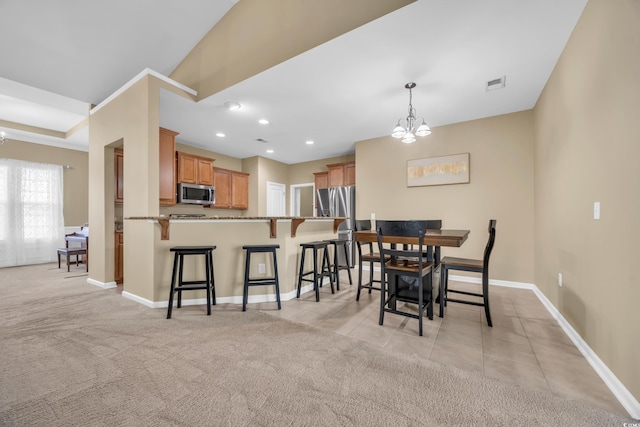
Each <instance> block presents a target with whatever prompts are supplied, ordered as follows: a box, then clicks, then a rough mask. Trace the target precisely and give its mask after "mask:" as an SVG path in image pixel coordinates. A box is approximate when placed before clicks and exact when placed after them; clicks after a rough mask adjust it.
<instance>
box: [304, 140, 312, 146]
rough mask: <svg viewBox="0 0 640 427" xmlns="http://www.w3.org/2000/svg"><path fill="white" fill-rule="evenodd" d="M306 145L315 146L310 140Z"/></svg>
mask: <svg viewBox="0 0 640 427" xmlns="http://www.w3.org/2000/svg"><path fill="white" fill-rule="evenodd" d="M305 144H307V145H313V141H311V140H309V141H307V142H306V143H305Z"/></svg>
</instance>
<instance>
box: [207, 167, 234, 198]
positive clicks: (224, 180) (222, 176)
mask: <svg viewBox="0 0 640 427" xmlns="http://www.w3.org/2000/svg"><path fill="white" fill-rule="evenodd" d="M213 185H214V186H215V187H216V203H215V204H214V205H211V206H210V207H212V208H230V207H231V171H229V170H227V169H221V168H213Z"/></svg>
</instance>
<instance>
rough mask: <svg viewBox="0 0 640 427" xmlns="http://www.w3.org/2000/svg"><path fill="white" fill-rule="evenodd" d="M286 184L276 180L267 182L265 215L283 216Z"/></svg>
mask: <svg viewBox="0 0 640 427" xmlns="http://www.w3.org/2000/svg"><path fill="white" fill-rule="evenodd" d="M286 188H287V186H286V185H284V184H279V183H277V182H267V216H285V215H286V213H285V209H286V207H285V206H286V194H285V191H286Z"/></svg>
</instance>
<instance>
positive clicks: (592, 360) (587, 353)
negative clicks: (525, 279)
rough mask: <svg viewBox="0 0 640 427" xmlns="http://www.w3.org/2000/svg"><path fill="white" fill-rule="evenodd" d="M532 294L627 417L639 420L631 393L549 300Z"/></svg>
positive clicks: (639, 409) (638, 404) (638, 408)
mask: <svg viewBox="0 0 640 427" xmlns="http://www.w3.org/2000/svg"><path fill="white" fill-rule="evenodd" d="M533 292H534V293H535V294H536V296H537V297H538V299H539V300H540V302H542V304H543V305H544V306H545V307H546V309H547V310H548V311H549V313H550V314H551V316H553V318H554V319H556V321H557V322H558V324H559V325H560V327H561V328H562V330H563V331H564V332H565V333H566V334H567V336H568V337H569V339H570V340H571V341H572V342H573V344H574V345H575V346H576V347H577V348H578V350H580V353H582V355H583V356H584V358H585V359H587V362H589V364H590V365H591V367H592V368H593V369H594V370H595V371H596V372H597V374H598V375H599V376H600V378H602V381H604V383H605V384H606V385H607V387H609V390H611V392H612V393H613V394H614V396H615V397H616V398H617V399H618V401H619V402H620V404H621V405H622V406H623V407H624V409H626V410H627V412H628V413H629V415H630V416H631V417H632V418H635V419H636V420H640V402H638V400H637V399H636V398H635V397H634V396H633V395H632V394H631V392H630V391H629V390H628V389H627V388H626V387H625V386H624V384H622V382H621V381H620V380H619V379H618V377H616V375H615V374H614V373H613V372H612V371H611V369H609V367H608V366H607V365H606V364H605V363H604V362H603V361H602V359H600V358H599V357H598V355H597V354H596V353H595V352H594V351H593V350H592V349H591V347H589V344H587V343H586V341H585V340H584V339H582V337H581V336H580V334H579V333H578V332H577V331H576V330H575V329H574V328H573V326H571V324H570V323H569V322H568V321H567V319H565V318H564V316H563V315H562V313H560V312H559V311H558V309H557V308H556V307H555V306H554V305H553V304H552V303H551V301H549V299H548V298H547V297H546V296H545V295H544V294H543V293H542V292H541V291H540V289H538V287H537V286H534V289H533Z"/></svg>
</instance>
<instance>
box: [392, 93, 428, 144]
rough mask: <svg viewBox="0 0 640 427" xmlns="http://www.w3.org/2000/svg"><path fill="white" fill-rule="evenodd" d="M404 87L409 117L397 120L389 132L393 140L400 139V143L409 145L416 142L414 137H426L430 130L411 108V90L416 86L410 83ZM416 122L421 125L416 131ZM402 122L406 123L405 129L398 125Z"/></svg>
mask: <svg viewBox="0 0 640 427" xmlns="http://www.w3.org/2000/svg"><path fill="white" fill-rule="evenodd" d="M404 87H405V88H406V89H409V115H408V116H407V118H406V119H400V120H398V123H397V124H396V127H395V128H393V131H392V132H391V136H392V137H393V138H401V139H402V142H404V143H405V144H410V143H412V142H414V141H415V140H416V136H427V135H429V134H431V129H430V128H429V126H427V124H426V123H425V122H424V119H423V118H422V117H416V109H415V108H413V105H412V104H411V101H412V98H413V96H412V95H413V94H412V92H411V90H412V89H413V88H414V87H416V84H415V83H413V82H410V83H407V84H406V85H404ZM418 120H420V122H421V124H420V126H418V129H417V130H416V127H415V126H416V122H417V121H418ZM403 121H404V122H405V123H406V127H403V126H402V125H401V124H400V123H401V122H403ZM414 132H415V134H414Z"/></svg>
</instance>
